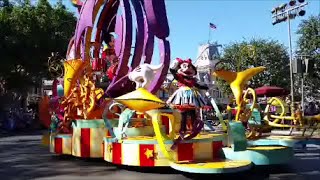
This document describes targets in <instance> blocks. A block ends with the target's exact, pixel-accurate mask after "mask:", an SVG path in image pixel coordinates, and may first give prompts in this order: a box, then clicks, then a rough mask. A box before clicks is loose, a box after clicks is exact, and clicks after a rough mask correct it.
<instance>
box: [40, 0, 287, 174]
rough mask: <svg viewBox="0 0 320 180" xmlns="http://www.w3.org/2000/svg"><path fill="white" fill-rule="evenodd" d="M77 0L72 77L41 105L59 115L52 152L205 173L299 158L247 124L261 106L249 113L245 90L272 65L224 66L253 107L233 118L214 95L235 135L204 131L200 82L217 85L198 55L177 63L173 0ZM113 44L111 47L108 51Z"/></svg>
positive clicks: (69, 64)
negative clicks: (168, 1)
mask: <svg viewBox="0 0 320 180" xmlns="http://www.w3.org/2000/svg"><path fill="white" fill-rule="evenodd" d="M72 2H73V3H74V5H75V6H76V7H78V8H79V13H80V15H79V20H78V23H77V27H76V32H75V36H74V37H73V38H72V39H71V40H70V44H69V47H68V53H67V59H66V60H65V61H64V63H63V64H64V74H63V77H62V78H61V80H60V81H59V82H57V84H56V85H55V87H54V88H56V89H57V87H59V89H60V93H55V94H54V95H53V97H52V98H51V100H50V101H48V99H47V100H46V101H44V103H43V104H44V105H43V108H42V109H41V110H42V113H43V114H44V116H43V117H46V116H45V115H48V113H50V114H51V124H50V132H49V133H48V134H47V135H44V137H43V142H44V144H48V145H49V147H50V152H52V153H54V154H57V155H61V154H64V155H72V156H76V157H81V158H103V159H104V160H105V161H107V162H110V163H113V164H116V165H128V166H140V167H156V166H165V167H171V168H173V169H176V170H178V171H183V172H191V173H205V174H211V173H212V174H217V173H234V172H240V171H244V170H248V169H250V168H251V166H252V165H271V164H283V163H287V162H288V161H289V160H290V159H292V158H293V150H292V147H287V146H281V145H279V144H276V145H268V146H265V145H263V144H261V145H260V144H258V145H252V144H250V143H249V142H248V140H247V136H246V128H245V126H243V122H246V121H248V119H249V117H250V116H251V113H248V114H246V113H243V112H249V111H251V112H252V110H253V109H254V105H251V106H250V108H249V111H244V110H245V109H246V108H244V107H246V106H245V104H246V103H247V101H246V98H245V97H247V96H246V94H248V93H249V92H251V93H252V94H253V97H255V96H254V93H255V92H254V91H253V90H252V89H249V90H248V91H247V93H245V96H242V91H243V88H244V85H245V83H246V82H247V81H249V80H250V79H251V78H252V77H253V76H254V75H255V74H257V73H260V72H262V71H263V70H264V67H257V68H251V69H248V70H245V71H243V72H238V73H235V72H229V71H225V70H216V71H215V74H216V75H217V76H218V77H222V78H223V79H225V80H226V81H228V82H229V83H230V86H231V88H232V91H233V93H234V95H235V97H236V102H237V104H238V106H239V107H240V108H243V111H239V113H238V114H237V117H236V120H235V121H234V122H226V121H224V120H223V119H222V117H221V114H220V112H219V109H218V107H217V105H216V104H215V102H214V99H213V98H211V103H212V105H213V106H214V108H215V110H216V112H217V114H218V116H219V120H220V123H221V124H222V125H223V130H224V131H225V132H224V133H214V132H201V130H202V127H203V124H204V123H203V122H202V121H201V120H200V118H198V114H199V113H198V111H199V109H201V108H202V106H203V105H204V102H203V99H202V98H201V94H200V92H199V91H198V90H197V89H204V90H205V89H207V87H205V86H203V85H201V84H198V83H197V81H196V79H195V78H194V75H195V74H196V73H197V70H196V68H195V67H194V66H193V65H192V61H191V60H190V59H187V60H182V59H179V58H177V59H176V60H175V61H173V62H172V63H171V66H170V45H169V42H168V41H167V40H166V39H167V37H168V36H169V26H168V20H167V16H166V9H165V3H164V0H145V1H143V0H131V1H128V0H109V1H104V0H87V1H84V2H82V1H75V0H73V1H72ZM133 28H135V29H136V33H135V37H136V38H135V40H134V41H133V34H132V30H133ZM111 32H113V33H115V34H116V35H117V37H116V38H115V37H114V36H111V35H110V33H111ZM155 40H158V41H159V51H160V61H161V62H160V64H159V65H151V64H150V63H151V60H152V57H153V56H154V54H153V49H154V41H155ZM92 41H93V42H92ZM133 42H134V44H132V43H133ZM103 43H105V44H107V48H106V50H104V51H103V52H101V49H102V48H101V46H102V44H103ZM132 45H133V46H134V48H135V49H134V51H133V55H132V56H131V54H130V53H131V52H132V51H131V49H132ZM90 52H91V53H90ZM101 54H104V57H102V55H101ZM128 65H129V67H128ZM169 66H170V67H169ZM169 69H170V71H171V73H172V74H174V78H175V79H176V80H177V82H178V84H179V89H178V90H177V91H176V92H175V93H174V94H173V95H172V96H171V97H170V98H169V99H168V101H167V102H164V101H163V100H161V99H159V98H158V97H156V96H155V95H154V94H155V93H156V92H157V91H158V90H159V88H160V86H161V85H162V84H163V82H164V79H165V76H166V74H167V72H168V70H169ZM61 88H63V91H62V92H63V93H61V90H62V89H61ZM46 98H48V97H46ZM48 104H49V105H48ZM44 107H47V108H48V109H47V111H45V109H44Z"/></svg>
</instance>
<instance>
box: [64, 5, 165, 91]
mask: <svg viewBox="0 0 320 180" xmlns="http://www.w3.org/2000/svg"><path fill="white" fill-rule="evenodd" d="M130 1H131V2H130ZM74 2H76V1H74ZM77 2H80V1H77ZM99 3H101V0H86V1H84V2H83V3H82V4H79V6H78V7H80V6H81V11H80V17H79V20H78V23H77V27H76V32H75V36H74V40H73V39H72V40H71V42H70V45H69V47H71V46H73V45H74V46H75V52H76V53H75V56H76V58H82V59H84V58H86V54H87V52H85V51H87V49H88V48H87V47H88V46H91V44H90V45H89V44H87V43H88V42H87V41H86V39H89V38H90V39H92V38H91V37H92V36H94V40H95V42H96V43H100V44H101V41H102V39H101V34H102V32H104V33H110V32H115V33H116V34H117V39H116V43H115V50H116V53H117V55H118V56H119V59H120V61H119V66H118V69H117V71H116V76H115V77H114V79H113V81H112V82H111V83H110V85H109V87H108V89H107V94H108V95H109V96H110V97H117V96H120V95H123V94H125V93H128V92H130V91H132V90H134V85H133V83H132V82H131V81H130V80H129V78H128V77H127V74H128V72H129V71H131V70H132V69H134V68H135V67H137V66H138V65H139V64H140V63H151V62H152V58H153V50H154V40H155V37H157V38H158V39H159V51H160V62H161V63H163V64H164V68H163V69H162V71H161V72H159V73H158V74H157V75H156V77H155V79H154V81H153V83H152V84H151V86H150V89H149V91H151V92H152V93H155V92H156V91H157V90H158V89H159V88H160V86H161V84H162V83H163V81H164V80H165V76H166V74H167V72H168V68H169V63H170V44H169V42H168V41H167V40H166V38H167V37H168V36H169V25H168V20H167V14H166V8H165V2H164V0H106V1H104V2H102V3H104V4H103V5H102V6H101V12H100V13H99V14H98V15H97V17H96V19H97V20H96V19H94V18H95V17H94V9H95V8H96V6H97V5H98V4H99ZM133 16H135V18H133ZM133 20H134V22H133ZM95 21H97V23H96V24H94V22H95ZM89 28H93V29H95V32H96V33H94V31H89V30H88V29H89ZM133 29H134V30H135V32H136V33H135V39H134V41H133V34H132V30H133ZM132 45H134V47H132ZM132 48H134V50H133V51H131V49H132ZM99 53H100V46H97V45H96V46H94V56H95V57H98V56H99ZM131 53H133V54H131ZM84 60H87V59H84ZM123 87H125V88H123Z"/></svg>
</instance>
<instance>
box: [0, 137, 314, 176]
mask: <svg viewBox="0 0 320 180" xmlns="http://www.w3.org/2000/svg"><path fill="white" fill-rule="evenodd" d="M40 138H41V136H40V135H35V134H33V135H27V134H24V135H16V136H7V137H5V136H3V135H2V136H1V135H0V178H1V179H3V180H15V179H17V180H28V179H42V180H60V179H61V180H67V179H68V180H69V179H75V180H82V179H90V180H96V179H97V180H99V179H104V180H105V179H107V180H113V179H114V180H119V179H120V180H135V179H137V180H143V179H146V180H151V179H154V180H161V179H163V180H171V179H172V180H187V179H204V178H208V179H230V178H232V179H239V178H241V179H255V180H260V179H272V180H286V179H288V180H289V179H290V180H304V179H306V180H307V179H311V180H313V179H314V180H319V179H320V147H319V146H308V148H307V149H306V150H297V152H296V157H295V159H294V160H293V161H292V162H291V163H290V164H288V165H284V166H273V167H259V168H254V169H253V170H250V171H247V172H244V173H241V174H233V175H227V176H226V175H224V176H213V175H211V176H198V175H193V174H182V173H180V172H176V171H174V170H171V169H170V168H164V169H141V168H128V167H116V166H113V165H111V164H108V163H106V162H104V161H103V160H84V159H77V158H74V157H59V156H54V155H52V154H50V153H49V152H48V149H47V148H46V147H42V146H41V145H40Z"/></svg>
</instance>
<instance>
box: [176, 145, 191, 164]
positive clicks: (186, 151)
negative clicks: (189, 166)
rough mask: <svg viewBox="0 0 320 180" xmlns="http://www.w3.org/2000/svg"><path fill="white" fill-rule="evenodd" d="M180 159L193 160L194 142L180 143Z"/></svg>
mask: <svg viewBox="0 0 320 180" xmlns="http://www.w3.org/2000/svg"><path fill="white" fill-rule="evenodd" d="M177 153H178V161H193V159H194V158H193V143H180V144H178V151H177Z"/></svg>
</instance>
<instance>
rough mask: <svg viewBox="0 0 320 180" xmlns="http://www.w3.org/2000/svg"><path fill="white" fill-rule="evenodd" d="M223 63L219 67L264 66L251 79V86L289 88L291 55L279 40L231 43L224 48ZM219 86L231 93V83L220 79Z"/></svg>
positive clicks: (253, 40)
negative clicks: (260, 71)
mask: <svg viewBox="0 0 320 180" xmlns="http://www.w3.org/2000/svg"><path fill="white" fill-rule="evenodd" d="M223 51H224V52H223V55H222V57H221V59H220V60H221V63H220V64H219V65H218V67H217V68H224V69H228V70H231V71H238V72H239V71H243V70H245V69H248V68H250V67H258V66H264V67H266V70H265V71H264V72H262V73H260V74H258V75H256V76H255V77H253V79H252V80H251V81H250V85H249V86H250V87H252V88H257V87H260V86H263V85H272V86H280V87H284V88H288V87H289V86H288V85H289V83H290V76H289V75H290V74H289V71H290V69H289V57H288V54H287V52H286V49H285V47H284V46H283V45H282V44H280V43H279V42H277V41H272V40H265V39H252V40H250V41H242V42H239V43H231V44H230V45H228V46H226V47H225V48H224V49H223ZM217 82H218V86H219V88H220V89H221V90H222V91H223V92H224V93H226V94H230V93H231V90H230V88H229V85H228V84H227V83H226V82H225V81H223V80H220V79H218V81H217Z"/></svg>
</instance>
